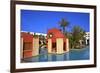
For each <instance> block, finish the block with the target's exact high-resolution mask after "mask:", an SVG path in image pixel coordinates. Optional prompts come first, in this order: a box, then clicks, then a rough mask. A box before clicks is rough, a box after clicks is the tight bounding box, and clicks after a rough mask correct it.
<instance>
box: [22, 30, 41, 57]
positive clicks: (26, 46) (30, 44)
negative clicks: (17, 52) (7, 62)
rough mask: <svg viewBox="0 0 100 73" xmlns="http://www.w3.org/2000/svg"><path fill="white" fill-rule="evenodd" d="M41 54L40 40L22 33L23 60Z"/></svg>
mask: <svg viewBox="0 0 100 73" xmlns="http://www.w3.org/2000/svg"><path fill="white" fill-rule="evenodd" d="M38 54H39V38H38V37H33V35H32V34H30V33H27V32H21V58H28V57H32V56H36V55H38Z"/></svg>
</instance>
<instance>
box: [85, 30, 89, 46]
mask: <svg viewBox="0 0 100 73" xmlns="http://www.w3.org/2000/svg"><path fill="white" fill-rule="evenodd" d="M85 39H86V45H89V40H90V33H89V32H86V33H85Z"/></svg>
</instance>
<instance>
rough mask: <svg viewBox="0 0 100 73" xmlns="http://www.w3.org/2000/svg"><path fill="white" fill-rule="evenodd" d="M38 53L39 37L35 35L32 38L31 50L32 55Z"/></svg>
mask: <svg viewBox="0 0 100 73" xmlns="http://www.w3.org/2000/svg"><path fill="white" fill-rule="evenodd" d="M37 55H39V38H38V37H37V38H36V37H35V38H33V50H32V56H37Z"/></svg>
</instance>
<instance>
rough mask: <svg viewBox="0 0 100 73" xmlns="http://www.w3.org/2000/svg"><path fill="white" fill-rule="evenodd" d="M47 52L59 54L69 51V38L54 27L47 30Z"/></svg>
mask: <svg viewBox="0 0 100 73" xmlns="http://www.w3.org/2000/svg"><path fill="white" fill-rule="evenodd" d="M47 41H48V53H57V54H61V53H64V52H68V51H69V40H68V38H65V36H64V35H63V33H62V32H61V31H60V30H59V29H56V28H53V29H50V30H48V33H47Z"/></svg>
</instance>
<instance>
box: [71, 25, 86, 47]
mask: <svg viewBox="0 0 100 73" xmlns="http://www.w3.org/2000/svg"><path fill="white" fill-rule="evenodd" d="M84 35H85V31H84V30H83V29H82V28H81V27H79V26H74V27H73V29H72V33H71V36H70V43H71V44H70V45H71V47H72V48H80V47H81V46H82V44H80V41H83V40H84Z"/></svg>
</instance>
